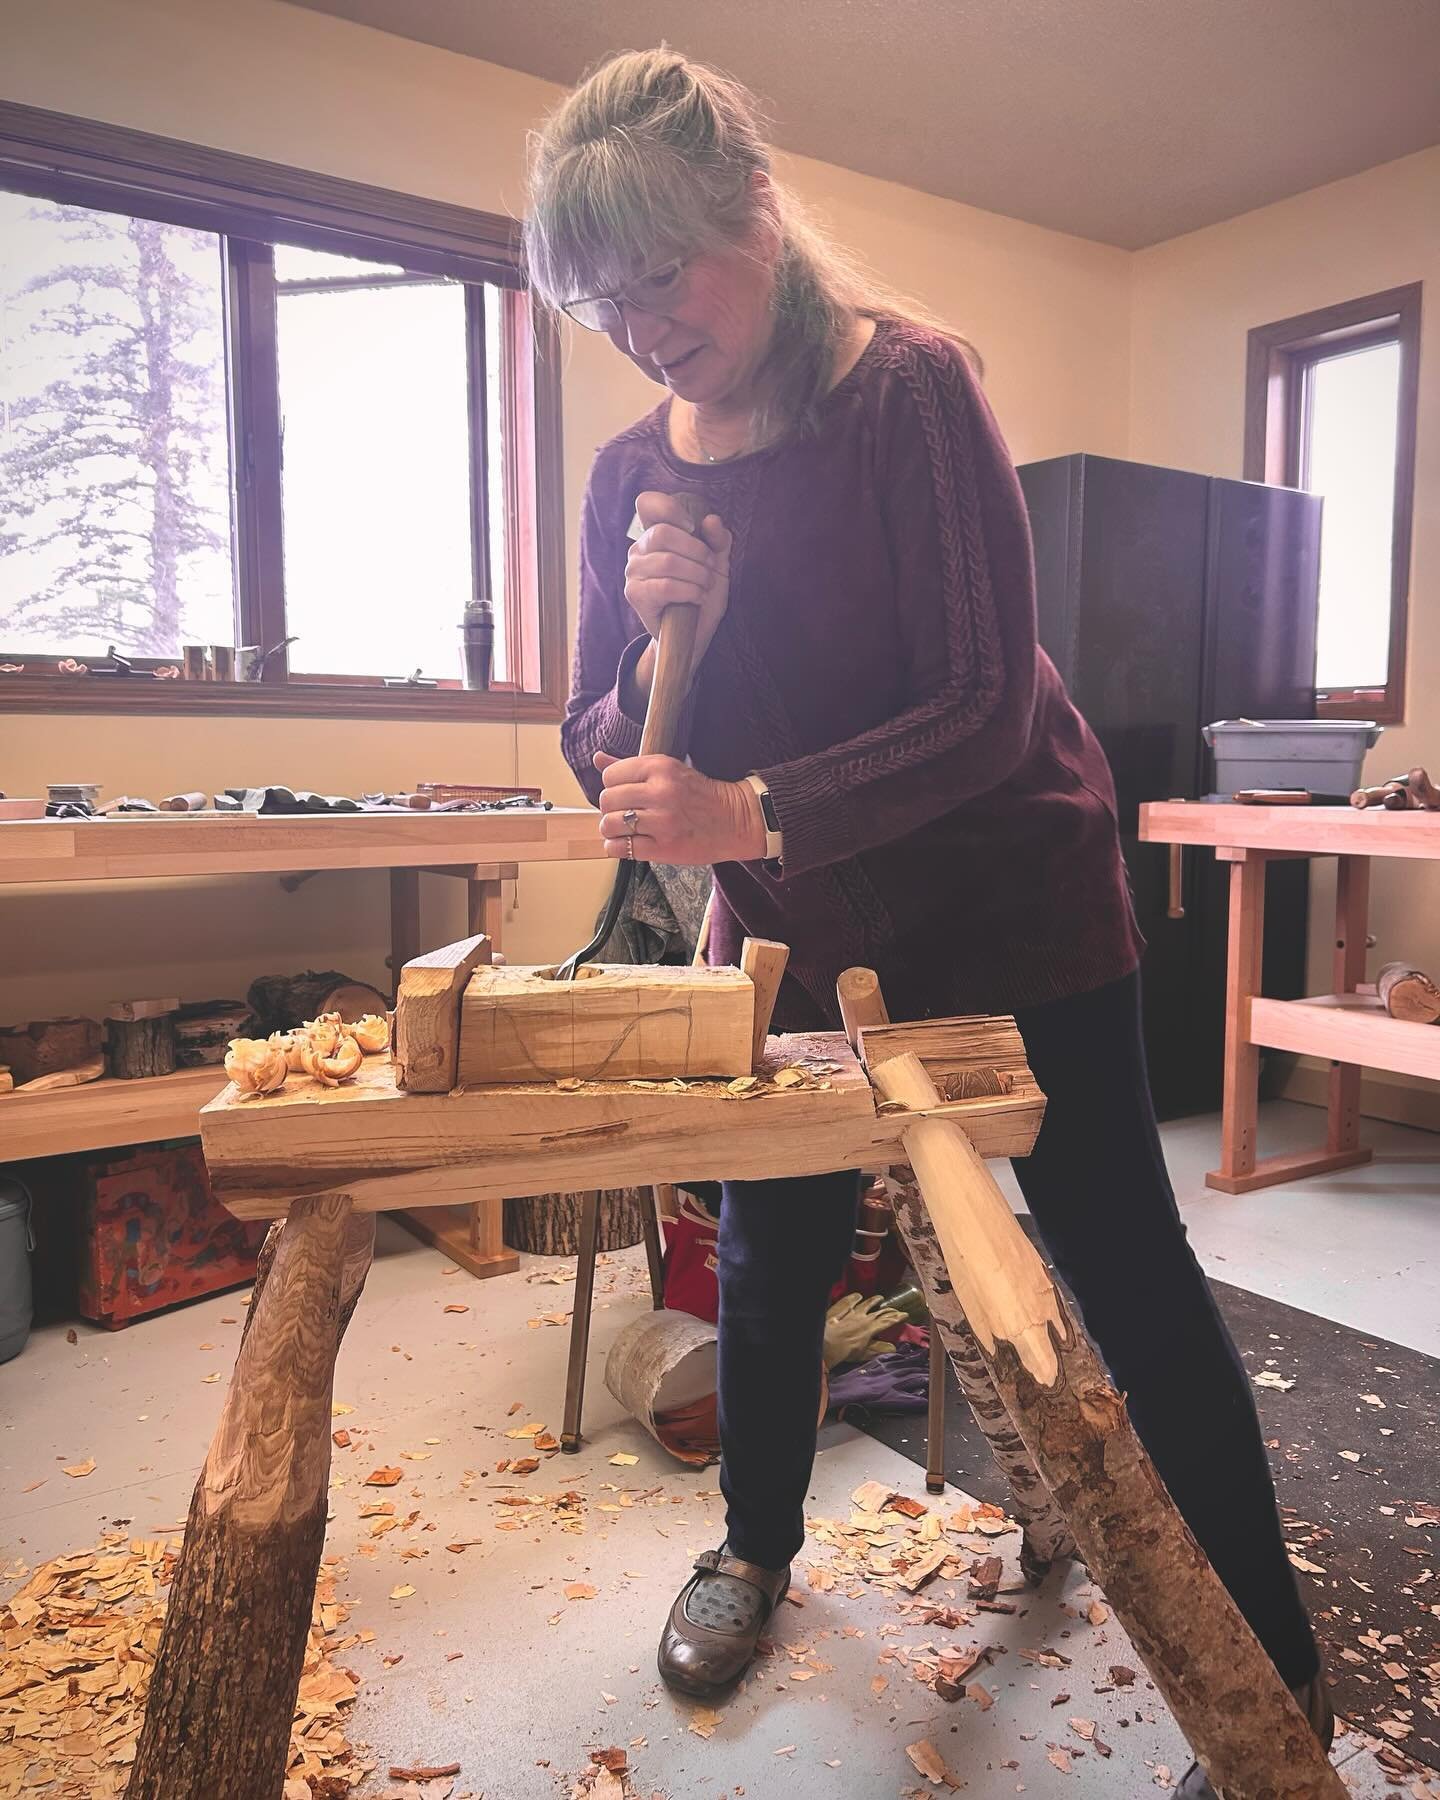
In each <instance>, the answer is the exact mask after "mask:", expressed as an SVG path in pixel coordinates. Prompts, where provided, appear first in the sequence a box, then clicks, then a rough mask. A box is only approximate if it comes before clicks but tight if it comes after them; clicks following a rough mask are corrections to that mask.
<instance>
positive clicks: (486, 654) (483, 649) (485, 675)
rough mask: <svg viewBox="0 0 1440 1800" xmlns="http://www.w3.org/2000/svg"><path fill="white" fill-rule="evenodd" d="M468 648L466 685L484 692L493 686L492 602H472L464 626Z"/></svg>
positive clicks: (465, 645) (467, 610) (493, 636)
mask: <svg viewBox="0 0 1440 1800" xmlns="http://www.w3.org/2000/svg"><path fill="white" fill-rule="evenodd" d="M460 633H461V642H462V643H463V645H464V647H465V685H466V687H467V688H479V689H481V690H482V691H483V690H484V689H486V688H488V687H489V686H490V659H491V657H492V656H493V655H494V651H495V608H494V607H493V606H492V605H491V604H490V602H489V601H488V600H471V601H469V602H468V603H467V604H466V607H465V618H464V621H463V623H462V624H461V626H460Z"/></svg>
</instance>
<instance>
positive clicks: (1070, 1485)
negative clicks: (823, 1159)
mask: <svg viewBox="0 0 1440 1800" xmlns="http://www.w3.org/2000/svg"><path fill="white" fill-rule="evenodd" d="M872 1077H873V1079H874V1081H875V1085H876V1087H877V1088H878V1089H879V1090H880V1092H881V1093H882V1094H884V1095H885V1097H886V1098H887V1099H897V1100H901V1101H903V1102H904V1103H905V1104H906V1105H907V1106H909V1107H911V1108H912V1109H918V1108H919V1107H924V1106H934V1105H935V1104H936V1100H937V1098H938V1096H937V1095H936V1091H935V1086H934V1083H933V1082H932V1081H930V1079H929V1077H928V1076H927V1075H926V1074H925V1071H924V1069H923V1067H922V1066H921V1064H920V1062H919V1059H918V1058H916V1057H913V1056H905V1057H899V1058H896V1059H895V1060H894V1061H892V1062H888V1063H882V1064H881V1065H880V1066H879V1067H878V1068H877V1069H874V1070H872ZM903 1143H904V1146H905V1149H906V1150H907V1152H908V1153H909V1158H910V1161H911V1163H912V1164H913V1166H914V1168H915V1172H916V1176H917V1180H918V1183H919V1187H920V1191H921V1193H922V1195H923V1196H924V1201H925V1205H926V1207H927V1209H928V1211H929V1213H930V1217H931V1220H932V1222H933V1225H934V1230H935V1235H936V1239H937V1241H938V1243H939V1244H940V1246H941V1249H942V1251H943V1254H944V1259H945V1263H946V1267H947V1270H948V1273H949V1276H950V1281H951V1284H952V1286H953V1288H954V1290H955V1293H956V1295H957V1297H958V1299H959V1301H960V1303H961V1305H962V1307H963V1309H964V1311H965V1314H966V1316H967V1317H968V1318H969V1320H970V1323H971V1325H972V1327H973V1329H974V1332H975V1338H976V1343H977V1345H978V1347H979V1349H980V1353H981V1356H982V1358H983V1360H984V1362H985V1364H986V1367H987V1368H988V1369H989V1372H990V1375H991V1378H992V1380H993V1381H994V1383H995V1387H996V1390H997V1392H998V1393H999V1396H1000V1398H1001V1400H1002V1401H1003V1402H1004V1404H1005V1407H1006V1410H1007V1411H1008V1412H1009V1414H1010V1417H1011V1418H1012V1419H1013V1420H1014V1422H1015V1426H1016V1429H1017V1430H1018V1432H1019V1434H1020V1436H1021V1438H1022V1439H1023V1440H1024V1442H1025V1445H1026V1447H1027V1449H1028V1450H1029V1452H1030V1454H1031V1456H1032V1457H1033V1458H1034V1461H1035V1466H1036V1468H1037V1470H1038V1471H1039V1473H1040V1475H1041V1477H1042V1478H1043V1480H1044V1481H1045V1482H1046V1484H1047V1485H1048V1486H1049V1489H1050V1491H1051V1493H1052V1494H1053V1495H1054V1497H1055V1501H1056V1503H1057V1504H1058V1505H1059V1506H1060V1507H1061V1509H1062V1510H1063V1511H1064V1513H1065V1515H1066V1517H1067V1518H1068V1520H1069V1522H1070V1526H1071V1529H1072V1530H1073V1532H1074V1535H1075V1541H1076V1543H1077V1545H1078V1546H1079V1549H1080V1553H1081V1555H1082V1556H1083V1557H1084V1559H1085V1561H1086V1563H1087V1564H1088V1566H1089V1569H1090V1572H1091V1574H1092V1575H1093V1576H1094V1578H1095V1580H1096V1581H1098V1582H1099V1583H1100V1585H1101V1586H1102V1587H1103V1588H1104V1590H1105V1594H1106V1597H1107V1599H1108V1600H1109V1601H1110V1604H1111V1605H1112V1606H1113V1607H1114V1609H1115V1613H1116V1616H1117V1617H1118V1618H1119V1620H1120V1623H1121V1624H1122V1625H1123V1626H1124V1628H1125V1630H1126V1631H1127V1632H1128V1633H1129V1635H1130V1638H1131V1641H1132V1642H1133V1643H1134V1645H1135V1648H1136V1651H1137V1652H1138V1653H1139V1655H1140V1657H1141V1658H1142V1660H1143V1661H1144V1663H1145V1666H1146V1668H1147V1669H1148V1670H1149V1672H1150V1674H1151V1676H1152V1678H1153V1679H1154V1682H1155V1685H1156V1686H1157V1688H1159V1690H1160V1692H1161V1694H1162V1695H1163V1697H1164V1699H1165V1700H1166V1702H1167V1704H1168V1705H1169V1707H1170V1709H1171V1711H1172V1712H1173V1713H1174V1715H1175V1718H1176V1721H1177V1722H1178V1724H1179V1726H1180V1729H1181V1730H1182V1731H1183V1732H1184V1733H1185V1736H1186V1737H1187V1739H1188V1740H1189V1742H1190V1744H1191V1746H1192V1747H1193V1749H1194V1751H1195V1754H1196V1756H1197V1757H1198V1758H1199V1760H1200V1762H1201V1763H1202V1765H1203V1766H1204V1768H1205V1770H1206V1772H1207V1774H1208V1775H1209V1778H1210V1781H1211V1783H1212V1785H1213V1786H1214V1787H1215V1789H1216V1791H1217V1793H1219V1794H1222V1795H1223V1796H1224V1800H1345V1793H1346V1789H1345V1787H1344V1784H1343V1783H1342V1782H1341V1780H1340V1778H1339V1776H1338V1775H1337V1774H1336V1773H1335V1771H1334V1769H1333V1768H1332V1767H1331V1766H1330V1762H1329V1759H1328V1757H1327V1756H1326V1754H1325V1752H1324V1751H1323V1750H1322V1749H1321V1747H1320V1744H1319V1741H1318V1740H1317V1739H1316V1737H1315V1735H1314V1733H1313V1732H1312V1731H1311V1730H1310V1727H1309V1725H1308V1724H1307V1723H1306V1721H1305V1718H1304V1716H1303V1715H1302V1713H1301V1711H1300V1709H1299V1707H1298V1706H1297V1705H1296V1704H1295V1700H1294V1697H1293V1695H1292V1694H1291V1693H1290V1691H1289V1689H1288V1688H1287V1687H1286V1686H1285V1684H1284V1683H1283V1682H1282V1681H1281V1679H1280V1677H1279V1675H1278V1673H1277V1672H1276V1670H1275V1667H1274V1665H1273V1664H1272V1663H1271V1661H1270V1659H1269V1657H1268V1656H1266V1654H1265V1652H1264V1650H1263V1649H1262V1648H1261V1647H1260V1644H1259V1641H1258V1640H1257V1639H1256V1637H1255V1635H1254V1633H1253V1632H1252V1631H1251V1629H1250V1627H1249V1625H1248V1624H1247V1623H1246V1621H1245V1619H1244V1618H1243V1616H1242V1615H1241V1613H1240V1610H1239V1608H1238V1607H1237V1606H1236V1605H1235V1602H1234V1601H1233V1600H1232V1599H1231V1598H1230V1595H1229V1593H1228V1592H1227V1591H1226V1589H1225V1587H1224V1586H1223V1584H1222V1583H1221V1581H1220V1579H1219V1577H1218V1576H1217V1575H1216V1574H1215V1571H1214V1570H1213V1569H1212V1568H1211V1567H1210V1564H1209V1562H1208V1561H1207V1560H1206V1557H1205V1554H1204V1552H1203V1551H1202V1550H1201V1548H1200V1546H1199V1544H1198V1543H1197V1542H1196V1540H1195V1537H1194V1534H1193V1533H1192V1532H1191V1531H1190V1529H1189V1527H1188V1526H1187V1525H1186V1524H1185V1521H1184V1520H1183V1519H1182V1518H1181V1516H1180V1514H1179V1512H1178V1511H1177V1509H1176V1507H1175V1503H1174V1502H1173V1500H1171V1498H1170V1496H1169V1494H1168V1493H1167V1491H1166V1489H1165V1485H1164V1483H1163V1482H1162V1481H1161V1480H1160V1477H1159V1475H1158V1474H1157V1473H1156V1470H1155V1467H1154V1465H1153V1464H1152V1463H1151V1461H1150V1458H1149V1457H1148V1455H1147V1454H1146V1452H1145V1450H1144V1448H1143V1446H1142V1445H1141V1443H1140V1440H1139V1439H1138V1437H1137V1436H1136V1435H1135V1430H1134V1427H1133V1426H1132V1425H1131V1423H1130V1419H1129V1416H1128V1414H1127V1413H1126V1410H1125V1403H1124V1401H1123V1400H1122V1398H1121V1397H1120V1395H1119V1394H1118V1393H1117V1392H1116V1391H1115V1389H1114V1387H1113V1386H1112V1385H1111V1384H1110V1382H1109V1380H1108V1378H1107V1377H1106V1375H1105V1373H1104V1371H1103V1369H1102V1368H1101V1366H1100V1362H1099V1359H1098V1357H1097V1356H1096V1354H1095V1352H1094V1351H1093V1349H1092V1348H1091V1347H1090V1344H1089V1343H1088V1341H1087V1340H1086V1339H1085V1337H1084V1336H1083V1335H1082V1333H1081V1332H1080V1330H1079V1328H1078V1327H1077V1326H1076V1324H1075V1322H1074V1320H1073V1319H1072V1318H1071V1316H1070V1314H1069V1312H1068V1310H1067V1309H1066V1307H1065V1303H1064V1301H1063V1300H1062V1299H1061V1297H1060V1295H1059V1293H1058V1291H1057V1290H1056V1288H1055V1286H1054V1283H1053V1282H1052V1281H1051V1280H1050V1278H1049V1276H1048V1275H1047V1274H1046V1271H1045V1266H1044V1264H1043V1263H1042V1262H1041V1260H1040V1258H1039V1256H1038V1254H1037V1253H1036V1251H1035V1249H1034V1247H1033V1246H1032V1245H1031V1243H1030V1242H1029V1240H1028V1238H1026V1236H1025V1234H1024V1232H1023V1231H1022V1230H1021V1229H1020V1226H1019V1224H1018V1223H1017V1221H1016V1219H1015V1216H1014V1214H1013V1213H1012V1212H1011V1211H1010V1208H1009V1206H1008V1204H1007V1203H1006V1201H1005V1198H1004V1196H1003V1195H1002V1194H1001V1192H1000V1190H999V1188H998V1187H997V1186H996V1185H995V1181H994V1179H993V1177H992V1176H991V1175H990V1172H989V1170H988V1169H987V1168H986V1167H985V1164H984V1162H983V1161H982V1160H981V1158H980V1157H979V1156H978V1155H977V1154H976V1152H975V1149H974V1146H973V1145H972V1144H971V1143H970V1141H969V1139H968V1138H967V1137H966V1136H965V1133H964V1132H963V1131H962V1130H961V1129H960V1127H959V1126H958V1125H956V1124H955V1123H954V1122H953V1121H952V1120H948V1119H940V1118H924V1119H917V1121H916V1122H915V1124H914V1125H912V1126H910V1127H909V1128H908V1130H907V1131H906V1132H905V1134H904V1138H903Z"/></svg>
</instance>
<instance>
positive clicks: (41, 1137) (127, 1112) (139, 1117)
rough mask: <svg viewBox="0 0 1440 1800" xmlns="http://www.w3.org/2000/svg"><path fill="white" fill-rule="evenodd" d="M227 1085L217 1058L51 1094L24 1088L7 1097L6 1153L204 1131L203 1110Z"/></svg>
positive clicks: (3, 1111) (98, 1146) (1, 1128)
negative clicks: (203, 1063)
mask: <svg viewBox="0 0 1440 1800" xmlns="http://www.w3.org/2000/svg"><path fill="white" fill-rule="evenodd" d="M226 1085H227V1083H226V1078H225V1071H224V1070H223V1069H222V1068H220V1067H219V1066H218V1065H216V1064H214V1063H211V1064H208V1065H206V1066H205V1067H203V1068H199V1069H177V1070H176V1071H175V1073H174V1074H173V1075H148V1076H142V1077H141V1078H139V1079H138V1080H135V1081H118V1080H115V1079H114V1078H113V1077H111V1076H102V1077H101V1079H100V1080H99V1081H87V1082H83V1083H82V1084H81V1085H80V1086H79V1087H69V1088H52V1089H51V1090H50V1091H49V1092H48V1093H43V1094H27V1093H26V1092H25V1090H24V1088H23V1087H20V1088H16V1089H15V1090H14V1092H13V1093H9V1094H3V1095H0V1157H3V1158H4V1159H5V1160H6V1161H16V1162H18V1161H21V1160H22V1159H23V1158H25V1157H29V1156H65V1155H68V1154H69V1153H70V1152H71V1151H75V1150H108V1149H111V1148H113V1147H114V1146H115V1145H117V1144H144V1143H148V1142H149V1141H150V1140H151V1139H153V1138H167V1137H198V1136H199V1134H200V1108H201V1107H202V1106H204V1105H205V1104H206V1103H207V1102H208V1101H210V1100H213V1099H214V1098H215V1096H216V1095H217V1094H218V1093H219V1092H220V1090H221V1089H222V1088H224V1087H225V1086H226Z"/></svg>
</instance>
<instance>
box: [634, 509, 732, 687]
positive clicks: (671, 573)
mask: <svg viewBox="0 0 1440 1800" xmlns="http://www.w3.org/2000/svg"><path fill="white" fill-rule="evenodd" d="M635 513H636V516H637V518H638V519H639V520H640V523H641V524H642V525H643V526H644V527H645V529H644V530H643V531H642V532H641V534H640V536H639V537H638V538H636V540H635V541H634V543H632V544H631V546H630V554H629V557H628V559H627V560H626V564H625V598H626V600H627V601H628V602H629V604H630V606H631V608H632V609H633V610H634V612H635V613H636V615H637V616H638V618H639V619H640V621H641V623H642V624H643V625H644V627H645V629H646V630H647V631H648V632H649V633H650V636H651V638H652V639H653V638H658V637H659V635H660V619H661V615H662V614H663V613H664V611H665V609H666V607H667V606H694V607H698V608H699V612H700V624H699V628H698V629H697V631H696V633H695V665H696V666H698V664H699V662H700V658H701V657H702V656H703V655H704V654H705V652H706V651H707V650H708V649H709V647H710V640H711V639H712V638H713V637H714V635H715V630H716V627H717V626H718V625H719V623H720V621H721V619H723V618H724V617H725V608H726V606H727V605H728V604H729V599H730V541H731V540H730V533H729V532H728V531H727V530H726V528H725V526H724V525H723V523H722V522H721V520H720V516H719V514H718V513H709V514H707V515H706V517H705V518H704V519H702V520H701V521H700V526H699V530H698V532H697V531H696V529H695V528H694V516H693V513H692V511H691V508H690V506H689V505H688V504H687V501H686V499H685V498H683V497H682V496H680V495H677V494H658V493H646V494H641V495H640V497H639V499H637V500H636V502H635ZM641 660H642V664H646V665H648V666H646V667H644V668H643V670H641V669H637V671H636V675H637V679H638V681H639V684H640V685H642V686H644V687H646V688H647V689H648V686H649V678H650V672H651V668H652V667H653V661H654V650H653V646H652V648H651V649H650V650H647V651H646V653H645V656H644V657H643V658H642V659H641Z"/></svg>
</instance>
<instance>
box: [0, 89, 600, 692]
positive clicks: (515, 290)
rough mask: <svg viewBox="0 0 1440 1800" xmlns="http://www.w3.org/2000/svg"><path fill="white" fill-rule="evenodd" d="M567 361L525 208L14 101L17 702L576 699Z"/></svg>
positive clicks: (8, 145)
mask: <svg viewBox="0 0 1440 1800" xmlns="http://www.w3.org/2000/svg"><path fill="white" fill-rule="evenodd" d="M556 369H557V359H556V356H555V353H554V339H553V335H552V333H551V331H550V329H549V326H548V324H547V322H546V321H545V320H544V318H543V317H540V316H538V315H532V311H531V308H530V305H529V300H528V296H527V295H526V294H525V292H524V289H523V284H522V281H521V276H520V272H519V253H518V238H517V234H516V231H515V227H514V225H513V223H512V222H511V221H508V220H504V219H497V218H492V217H491V216H490V215H487V214H481V213H472V212H469V211H467V210H465V209H461V208H457V207H450V206H443V205H439V204H437V203H433V202H427V201H420V200H412V199H409V198H408V197H406V196H401V195H394V194H390V193H386V192H384V191H382V190H376V189H369V188H362V187H358V186H356V185H354V184H351V183H345V182H338V181H334V180H332V179H329V178H326V177H320V176H310V175H305V174H301V173H298V172H295V171H289V170H283V169H279V168H276V167H275V166H273V165H269V164H265V163H256V162H252V161H249V160H248V159H242V158H235V157H229V156H225V155H223V154H221V153H218V152H209V151H202V150H198V149H196V148H194V147H191V146H186V145H179V144H172V143H170V142H169V141H168V140H164V139H154V138H144V137H141V136H140V135H139V134H136V133H130V132H124V131H118V130H116V129H114V128H111V127H105V126H97V125H89V124H86V123H84V122H82V121H75V120H66V119H61V118H58V117H57V116H55V115H51V114H45V113H37V112H34V111H32V110H30V109H27V108H22V107H14V106H8V105H3V104H0V708H6V707H8V708H9V709H11V710H35V709H36V708H37V706H42V707H44V708H45V709H47V710H48V709H50V708H52V707H56V708H60V707H67V706H68V707H73V708H76V709H83V710H117V709H119V710H131V709H133V708H149V709H154V710H160V711H167V712H173V711H183V712H191V711H222V712H223V711H241V712H261V713H265V712H279V713H296V714H304V713H322V714H323V713H342V714H353V715H363V716H381V717H395V718H405V717H431V716H435V715H437V714H438V715H440V716H445V715H447V714H449V715H452V716H456V717H482V718H483V717H490V718H494V717H504V718H554V717H557V716H558V714H559V711H560V708H561V706H562V705H563V699H564V690H565V647H564V641H563V640H564V600H563V581H562V575H561V559H562V554H563V549H562V546H563V526H562V516H563V515H562V501H561V496H560V481H559V405H558V377H557V374H556ZM476 598H485V599H489V600H490V601H491V603H492V606H493V612H494V619H495V647H494V657H493V672H492V679H491V690H490V692H489V693H488V694H482V693H475V692H472V691H470V690H467V689H466V688H465V687H464V685H463V681H462V661H461V625H462V619H463V616H464V611H465V608H466V605H467V603H469V602H470V601H472V600H473V599H476ZM197 645H203V646H209V645H219V646H232V647H235V648H237V649H238V650H239V651H240V652H241V655H240V656H239V657H238V658H237V659H236V671H235V673H236V679H234V680H232V681H195V680H185V679H183V678H178V677H176V676H171V675H170V674H169V673H168V672H167V671H169V670H172V669H173V670H180V669H183V668H184V666H185V658H184V651H185V649H186V647H187V646H197ZM112 647H113V649H114V651H115V652H117V653H118V658H119V659H123V660H124V662H125V663H127V664H128V665H130V667H131V669H132V670H133V673H130V674H126V675H117V674H115V673H113V672H111V671H113V669H114V667H115V662H114V661H112V659H111V657H110V651H111V648H112ZM77 664H79V665H84V670H83V672H82V671H81V670H79V669H77V667H76V665H77ZM102 674H103V679H102V678H101V676H102Z"/></svg>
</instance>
